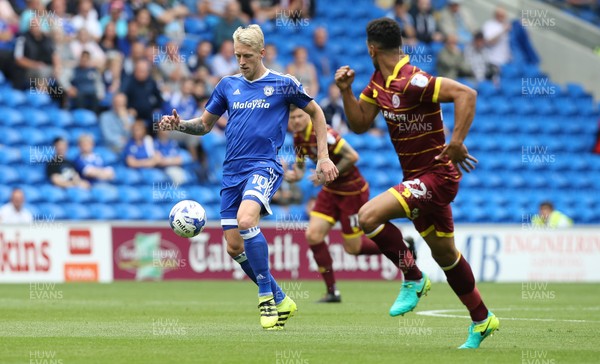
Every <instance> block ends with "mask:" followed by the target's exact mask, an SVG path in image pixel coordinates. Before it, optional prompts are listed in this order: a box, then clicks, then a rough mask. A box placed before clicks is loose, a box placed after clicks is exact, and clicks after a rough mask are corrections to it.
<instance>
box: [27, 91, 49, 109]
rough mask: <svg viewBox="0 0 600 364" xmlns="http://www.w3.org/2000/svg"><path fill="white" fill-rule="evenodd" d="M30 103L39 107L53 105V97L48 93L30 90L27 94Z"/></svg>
mask: <svg viewBox="0 0 600 364" xmlns="http://www.w3.org/2000/svg"><path fill="white" fill-rule="evenodd" d="M26 102H27V104H28V105H30V106H33V107H37V108H46V107H52V104H51V103H52V99H51V98H50V96H48V94H46V93H41V92H28V93H27V95H26Z"/></svg>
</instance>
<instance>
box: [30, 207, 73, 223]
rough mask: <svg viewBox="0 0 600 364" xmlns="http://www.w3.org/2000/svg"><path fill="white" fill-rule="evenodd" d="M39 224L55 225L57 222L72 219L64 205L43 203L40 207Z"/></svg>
mask: <svg viewBox="0 0 600 364" xmlns="http://www.w3.org/2000/svg"><path fill="white" fill-rule="evenodd" d="M38 209H39V215H38V216H37V219H36V221H37V223H38V224H53V223H54V222H55V221H56V220H64V219H70V218H71V217H70V216H68V215H67V211H66V209H65V208H64V206H63V205H61V204H57V203H41V204H39V205H38Z"/></svg>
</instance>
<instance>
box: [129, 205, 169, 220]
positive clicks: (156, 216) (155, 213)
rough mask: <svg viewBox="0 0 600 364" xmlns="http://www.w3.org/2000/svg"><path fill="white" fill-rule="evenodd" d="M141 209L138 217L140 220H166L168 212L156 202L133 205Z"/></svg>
mask: <svg viewBox="0 0 600 364" xmlns="http://www.w3.org/2000/svg"><path fill="white" fill-rule="evenodd" d="M133 206H135V207H136V208H138V209H140V210H141V211H142V214H141V216H140V218H141V219H142V220H153V221H166V220H167V218H168V217H169V214H168V213H167V214H165V212H164V210H163V209H162V208H161V207H160V205H157V204H144V205H133Z"/></svg>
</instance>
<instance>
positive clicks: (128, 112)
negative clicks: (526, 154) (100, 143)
mask: <svg viewBox="0 0 600 364" xmlns="http://www.w3.org/2000/svg"><path fill="white" fill-rule="evenodd" d="M134 120H135V110H133V109H127V96H125V94H123V93H117V94H115V95H114V96H113V99H112V109H110V110H108V111H105V112H103V113H102V114H101V115H100V130H101V132H102V139H103V140H104V141H105V142H106V144H108V146H109V147H110V148H111V149H112V150H113V151H114V152H116V153H121V152H122V151H123V148H124V147H125V144H127V141H128V140H129V138H130V137H131V125H132V124H133V122H134Z"/></svg>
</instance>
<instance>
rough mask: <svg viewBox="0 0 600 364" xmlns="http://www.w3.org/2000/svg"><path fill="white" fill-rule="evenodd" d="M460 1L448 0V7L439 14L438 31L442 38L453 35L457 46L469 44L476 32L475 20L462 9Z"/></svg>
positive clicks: (469, 13)
mask: <svg viewBox="0 0 600 364" xmlns="http://www.w3.org/2000/svg"><path fill="white" fill-rule="evenodd" d="M461 3H462V0H449V1H448V6H447V7H446V8H445V9H444V10H442V11H441V13H440V22H439V26H440V30H441V31H442V33H443V34H444V36H448V35H450V34H455V35H456V36H457V37H458V43H459V44H463V45H465V44H469V43H471V41H472V40H473V34H474V33H475V31H476V29H477V28H476V24H475V20H473V16H472V15H471V12H469V11H468V10H467V9H465V8H463V7H462V5H461Z"/></svg>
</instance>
